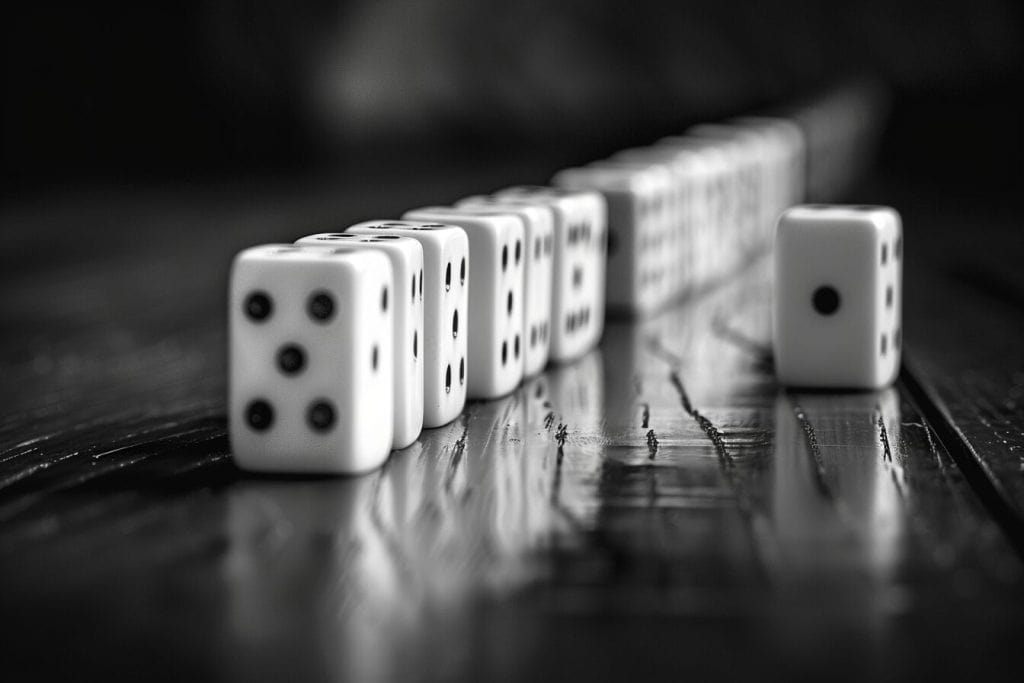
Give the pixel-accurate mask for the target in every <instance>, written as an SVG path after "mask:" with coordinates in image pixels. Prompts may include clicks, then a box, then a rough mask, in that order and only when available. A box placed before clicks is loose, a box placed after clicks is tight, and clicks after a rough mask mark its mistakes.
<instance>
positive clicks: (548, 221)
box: [456, 195, 555, 377]
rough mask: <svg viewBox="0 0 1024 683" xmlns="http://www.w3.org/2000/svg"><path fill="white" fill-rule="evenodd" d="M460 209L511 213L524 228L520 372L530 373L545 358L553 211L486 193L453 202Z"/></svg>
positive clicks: (547, 344)
mask: <svg viewBox="0 0 1024 683" xmlns="http://www.w3.org/2000/svg"><path fill="white" fill-rule="evenodd" d="M456 207H458V208H459V209H460V210H469V211H482V212H494V211H498V212H501V213H512V214H515V215H517V216H519V217H520V218H521V219H522V220H523V223H524V227H525V228H526V241H525V245H526V269H525V271H524V275H523V276H524V280H525V283H524V286H525V288H526V291H525V294H524V296H525V299H526V305H525V307H524V313H523V318H524V319H523V340H524V342H525V344H526V351H525V362H524V365H523V374H524V376H526V377H532V376H533V375H536V374H537V373H538V372H540V371H541V370H543V369H544V366H545V365H547V362H548V350H549V348H550V343H549V342H550V339H551V336H550V328H551V286H552V285H551V280H552V277H553V273H554V262H555V258H554V250H555V247H554V224H555V213H554V210H553V209H552V208H551V207H549V206H542V205H539V204H532V205H530V204H521V203H520V204H517V203H515V202H511V201H508V200H501V199H498V198H496V197H490V196H487V195H476V196H473V197H466V198H465V199H462V200H460V201H459V202H457V203H456Z"/></svg>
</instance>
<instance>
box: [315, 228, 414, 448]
mask: <svg viewBox="0 0 1024 683" xmlns="http://www.w3.org/2000/svg"><path fill="white" fill-rule="evenodd" d="M296 244H302V245H305V246H311V247H313V246H319V247H325V248H328V249H336V250H338V252H339V253H341V252H343V251H346V250H359V249H377V250H379V251H381V252H383V253H384V255H385V256H387V257H388V260H389V261H391V272H392V274H393V276H394V282H395V292H394V296H393V297H392V301H393V303H394V307H395V312H394V332H395V338H394V340H393V341H392V348H393V350H394V358H395V360H394V380H395V381H394V383H395V389H394V394H395V408H394V413H395V432H394V439H393V444H392V448H405V447H407V446H409V445H410V444H412V443H413V442H414V441H416V439H417V438H419V435H420V432H421V431H422V430H423V290H422V289H421V288H420V287H419V281H420V280H421V279H422V278H423V247H421V246H420V243H419V242H417V241H416V240H414V239H409V238H408V237H398V236H397V235H356V234H354V233H347V232H343V233H323V234H319V235H309V236H307V237H303V238H301V239H299V240H298V241H297V242H296Z"/></svg>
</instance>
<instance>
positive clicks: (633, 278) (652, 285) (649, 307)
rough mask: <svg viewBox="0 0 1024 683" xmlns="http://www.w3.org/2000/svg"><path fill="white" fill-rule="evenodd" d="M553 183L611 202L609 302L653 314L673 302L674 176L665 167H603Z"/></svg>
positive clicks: (565, 174)
mask: <svg viewBox="0 0 1024 683" xmlns="http://www.w3.org/2000/svg"><path fill="white" fill-rule="evenodd" d="M552 182H553V183H554V184H555V185H557V186H559V187H564V188H568V189H572V190H596V191H598V192H600V193H601V194H602V195H603V196H604V198H605V200H606V201H607V202H608V232H609V240H610V241H611V243H612V244H614V245H615V248H614V249H610V250H609V254H608V264H607V271H606V276H605V277H606V283H605V285H606V301H607V303H608V307H609V308H611V309H615V310H618V311H620V312H625V313H628V314H637V315H645V314H648V313H652V312H654V311H656V310H658V309H659V308H661V306H662V305H663V304H664V303H665V302H666V301H667V300H668V298H669V297H670V295H671V294H670V284H669V278H668V270H669V268H670V267H671V266H672V265H673V264H672V263H671V262H670V261H669V257H670V256H671V253H670V251H669V250H668V248H667V247H668V233H669V230H670V227H671V222H672V219H673V214H672V211H671V205H672V204H673V200H674V198H673V196H672V192H673V185H672V176H671V174H670V173H669V171H668V170H667V169H666V168H665V167H664V166H663V165H657V164H643V163H640V164H630V163H625V162H623V163H618V164H615V163H605V164H592V165H590V166H585V167H581V168H568V169H564V170H562V171H559V172H558V173H556V174H555V176H554V178H553V179H552Z"/></svg>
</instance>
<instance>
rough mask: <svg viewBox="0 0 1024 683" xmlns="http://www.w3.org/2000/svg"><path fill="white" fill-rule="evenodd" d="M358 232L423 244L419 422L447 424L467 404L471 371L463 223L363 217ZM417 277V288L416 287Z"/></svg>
mask: <svg viewBox="0 0 1024 683" xmlns="http://www.w3.org/2000/svg"><path fill="white" fill-rule="evenodd" d="M345 232H350V233H353V234H357V235H372V236H378V237H379V236H382V235H397V236H399V237H410V238H412V239H414V240H416V241H417V242H419V243H420V246H421V247H422V248H423V282H422V285H423V352H424V353H423V426H424V427H428V428H433V427H440V426H442V425H446V424H448V423H449V422H451V421H452V420H454V419H455V418H457V417H458V416H459V415H460V414H461V413H462V409H463V407H465V405H466V380H467V372H468V370H469V368H468V367H467V366H468V360H467V358H466V356H467V346H466V336H467V335H466V331H467V329H468V326H469V320H468V317H469V305H468V287H467V285H468V280H467V278H468V277H469V241H468V240H467V239H466V232H465V231H464V230H462V228H458V227H455V226H452V225H445V224H442V223H438V222H434V221H406V220H381V221H367V222H364V223H359V224H357V225H353V226H351V227H349V228H348V229H346V230H345ZM419 284H420V283H419V282H417V287H419Z"/></svg>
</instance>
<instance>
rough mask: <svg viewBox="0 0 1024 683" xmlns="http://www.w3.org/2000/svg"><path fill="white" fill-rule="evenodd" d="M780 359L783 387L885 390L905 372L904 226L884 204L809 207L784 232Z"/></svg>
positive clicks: (784, 224) (780, 237) (779, 251)
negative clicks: (903, 307) (903, 301)
mask: <svg viewBox="0 0 1024 683" xmlns="http://www.w3.org/2000/svg"><path fill="white" fill-rule="evenodd" d="M774 258H775V296H774V322H773V327H774V332H773V338H774V339H773V341H774V352H775V370H776V374H777V376H778V379H779V381H780V382H781V383H782V384H785V385H789V386H799V387H820V388H836V389H842V388H850V389H878V388H880V387H884V386H886V385H888V384H890V383H892V381H893V380H894V379H895V378H896V375H897V374H898V372H899V367H900V355H901V352H902V348H901V347H902V344H903V335H902V330H901V317H902V316H901V313H902V280H903V228H902V222H901V220H900V215H899V214H898V213H897V212H896V211H895V210H894V209H891V208H889V207H885V206H862V205H855V206H844V205H825V204H806V205H801V206H795V207H792V208H790V209H788V210H786V211H785V212H783V214H782V215H781V216H780V218H779V221H778V226H777V228H776V234H775V257H774Z"/></svg>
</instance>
